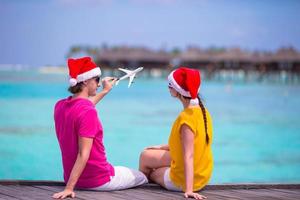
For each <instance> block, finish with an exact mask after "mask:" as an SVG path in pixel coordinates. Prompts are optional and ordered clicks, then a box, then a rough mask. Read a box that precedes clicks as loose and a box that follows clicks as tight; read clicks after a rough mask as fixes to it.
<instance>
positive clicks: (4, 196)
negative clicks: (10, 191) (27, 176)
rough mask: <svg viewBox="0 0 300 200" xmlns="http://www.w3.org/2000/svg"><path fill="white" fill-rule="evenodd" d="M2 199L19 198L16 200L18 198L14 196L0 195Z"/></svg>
mask: <svg viewBox="0 0 300 200" xmlns="http://www.w3.org/2000/svg"><path fill="white" fill-rule="evenodd" d="M0 199H5V200H16V199H17V198H16V197H13V196H9V195H6V194H2V193H0Z"/></svg>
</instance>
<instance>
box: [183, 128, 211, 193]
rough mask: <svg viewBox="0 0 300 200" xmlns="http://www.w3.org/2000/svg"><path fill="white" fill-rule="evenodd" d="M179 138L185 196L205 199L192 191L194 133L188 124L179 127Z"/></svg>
mask: <svg viewBox="0 0 300 200" xmlns="http://www.w3.org/2000/svg"><path fill="white" fill-rule="evenodd" d="M180 139H181V144H182V150H183V162H184V175H185V193H184V196H185V197H186V198H188V197H193V198H195V199H205V198H206V197H205V196H202V195H200V194H198V193H194V192H193V185H194V133H193V131H192V130H191V129H190V127H189V126H187V125H185V124H183V125H182V126H181V128H180Z"/></svg>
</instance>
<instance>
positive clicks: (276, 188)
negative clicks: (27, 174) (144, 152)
mask: <svg viewBox="0 0 300 200" xmlns="http://www.w3.org/2000/svg"><path fill="white" fill-rule="evenodd" d="M63 188H64V183H62V182H56V181H9V180H6V181H0V199H3V200H10V199H11V200H12V199H22V200H23V199H24V200H32V199H52V195H53V193H55V192H60V191H62V190H63ZM75 193H76V198H75V199H81V200H96V199H105V200H118V199H121V200H122V199H123V200H132V199H137V200H151V199H155V200H171V199H185V198H184V197H183V193H181V192H170V191H167V190H165V189H163V188H161V187H160V186H158V185H156V184H146V185H144V186H141V187H137V188H132V189H127V190H122V191H113V192H97V191H84V190H76V191H75ZM201 194H202V195H205V196H206V197H207V198H208V199H210V200H220V199H224V200H229V199H230V200H235V199H236V200H244V199H262V200H266V199H272V200H277V199H287V200H299V199H300V184H231V185H229V184H226V185H208V186H206V187H205V188H204V189H203V190H202V191H201Z"/></svg>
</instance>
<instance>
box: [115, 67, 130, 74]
mask: <svg viewBox="0 0 300 200" xmlns="http://www.w3.org/2000/svg"><path fill="white" fill-rule="evenodd" d="M118 69H119V70H121V71H122V72H125V73H126V74H128V73H131V72H132V71H131V70H128V69H123V68H118Z"/></svg>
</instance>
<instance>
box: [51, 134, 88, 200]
mask: <svg viewBox="0 0 300 200" xmlns="http://www.w3.org/2000/svg"><path fill="white" fill-rule="evenodd" d="M78 144H79V151H78V155H77V158H76V161H75V164H74V166H73V169H72V171H71V174H70V178H69V180H68V183H67V185H66V187H65V189H64V191H62V192H59V193H55V194H54V195H53V196H52V197H53V198H55V199H59V198H61V199H64V198H66V197H68V196H71V197H72V198H74V197H75V193H74V191H73V190H74V187H75V185H76V183H77V181H78V179H79V177H80V175H81V173H82V171H83V170H84V168H85V165H86V163H87V161H88V159H89V157H90V152H91V149H92V145H93V139H92V138H86V137H79V139H78Z"/></svg>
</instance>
